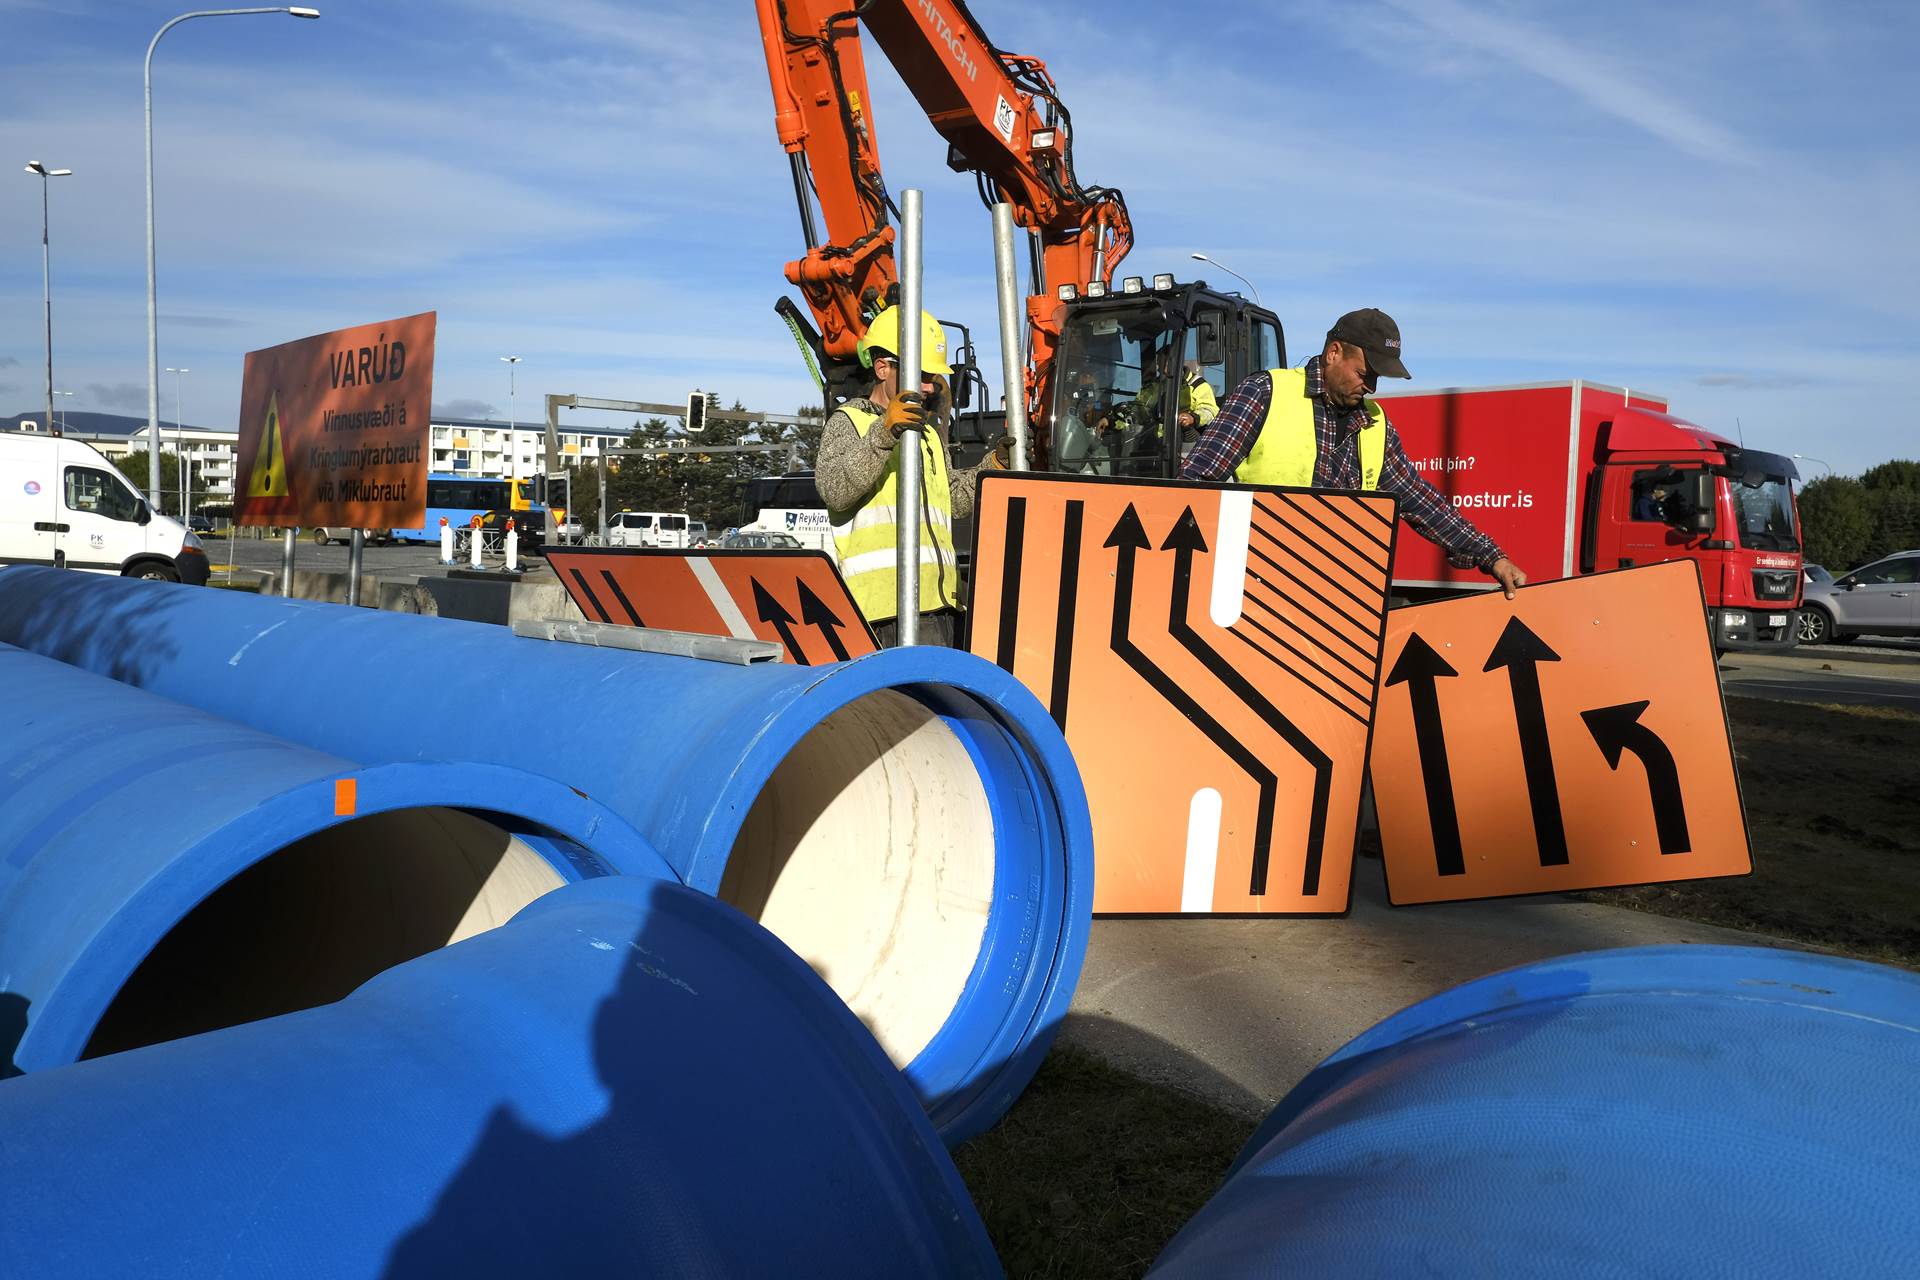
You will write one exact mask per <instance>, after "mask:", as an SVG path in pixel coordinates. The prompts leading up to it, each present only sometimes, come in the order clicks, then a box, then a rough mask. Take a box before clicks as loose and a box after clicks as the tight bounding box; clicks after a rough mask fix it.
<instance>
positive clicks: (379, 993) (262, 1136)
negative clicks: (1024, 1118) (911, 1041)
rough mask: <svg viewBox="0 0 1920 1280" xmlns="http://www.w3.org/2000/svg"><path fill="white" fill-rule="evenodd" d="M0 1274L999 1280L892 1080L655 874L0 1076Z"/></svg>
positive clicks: (766, 951)
mask: <svg viewBox="0 0 1920 1280" xmlns="http://www.w3.org/2000/svg"><path fill="white" fill-rule="evenodd" d="M0 1133H4V1134H5V1135H6V1138H5V1141H4V1142H3V1143H0V1200H4V1203H5V1204H6V1206H7V1211H6V1213H5V1214H4V1215H0V1270H4V1271H5V1273H6V1274H9V1275H22V1276H24V1275H32V1276H35V1277H39V1278H41V1280H67V1278H70V1277H71V1278H75V1280H77V1278H79V1277H94V1276H101V1275H116V1274H140V1275H143V1276H159V1277H172V1276H178V1277H194V1278H195V1280H198V1278H200V1277H206V1276H213V1275H285V1274H295V1273H297V1274H302V1275H324V1276H328V1277H339V1278H351V1277H363V1276H378V1275H387V1276H395V1277H402V1276H406V1277H411V1276H446V1275H460V1274H464V1275H475V1276H532V1275H554V1276H563V1275H565V1276H572V1275H596V1274H617V1275H657V1276H667V1275H672V1276H716V1277H719V1276H727V1277H732V1276H747V1275H820V1276H836V1277H838V1276H851V1277H860V1276H871V1277H896V1276H990V1275H997V1274H998V1272H999V1268H998V1264H997V1261H996V1260H995V1258H994V1256H993V1253H992V1250H991V1247H990V1246H989V1244H988V1242H987V1239H986V1235H985V1232H984V1230H983V1228H982V1227H981V1225H980V1221H979V1219H978V1217H977V1215H976V1214H975V1212H974V1210H973V1206H972V1204H971V1202H970V1201H969V1199H968V1196H967V1193H966V1190H965V1188H964V1187H963V1186H962V1185H961V1183H960V1180H959V1176H958V1174H957V1173H956V1172H955V1170H954V1168H953V1164H952V1162H951V1160H950V1159H949V1158H948V1156H947V1154H946V1152H945V1150H944V1149H943V1148H942V1147H941V1145H940V1142H939V1139H938V1137H937V1135H936V1134H935V1133H934V1131H933V1129H932V1127H931V1125H930V1124H929V1122H928V1121H927V1119H926V1117H925V1115H924V1113H923V1112H922V1110H921V1108H920V1106H919V1104H918V1102H917V1100H916V1099H915V1098H914V1096H913V1095H912V1094H911V1092H910V1091H909V1090H908V1089H907V1087H906V1085H905V1083H904V1081H903V1079H902V1077H901V1076H900V1074H899V1072H898V1071H897V1070H895V1069H894V1068H893V1066H892V1065H891V1064H890V1063H889V1062H888V1061H887V1059H886V1058H885V1057H884V1055H882V1054H881V1053H880V1051H879V1049H878V1047H877V1046H876V1045H875V1043H874V1042H873V1040H872V1038H871V1037H869V1036H868V1035H867V1034H866V1033H865V1032H864V1031H863V1030H861V1028H860V1027H859V1025H858V1024H857V1023H856V1022H855V1021H854V1019H853V1018H852V1016H851V1015H850V1014H849V1013H848V1012H847V1010H846V1009H845V1007H844V1005H843V1004H842V1003H841V1002H840V1001H839V999H838V998H837V997H835V996H834V995H833V994H832V993H831V992H830V991H829V990H828V989H827V988H826V986H825V985H824V984H822V983H821V982H820V980H819V979H818V978H817V977H816V976H815V975H814V974H813V973H812V972H810V971H809V970H808V968H807V967H806V966H805V965H804V964H802V963H801V962H800V961H799V960H798V959H797V958H796V957H794V956H793V955H792V953H791V952H789V951H787V950H786V948H784V947H782V946H780V944H779V943H778V942H777V941H776V940H774V939H773V937H772V935H770V934H768V933H767V932H766V931H765V930H763V929H760V928H759V927H758V926H756V925H754V924H753V923H752V922H750V921H748V920H747V919H746V918H745V917H743V916H741V915H740V914H739V913H738V912H735V911H733V910H732V909H730V908H728V907H726V906H724V905H723V904H720V903H717V902H715V901H713V900H712V899H711V898H708V897H706V896H704V895H701V894H697V893H694V892H692V891H690V890H687V889H684V888H682V887H680V886H678V885H676V884H672V883H669V882H665V881H651V882H649V881H640V880H635V879H632V878H630V877H606V878H601V879H597V880H593V881H590V882H586V883H581V884H575V885H570V886H567V887H565V888H562V889H559V890H556V891H554V892H553V893H550V894H548V895H547V896H546V897H544V898H542V899H540V900H539V901H538V902H536V903H535V904H533V905H532V906H530V907H528V908H527V909H526V910H524V911H523V912H521V914H520V915H519V916H518V917H516V918H515V919H514V920H513V921H512V922H511V923H509V924H507V925H505V926H502V927H500V928H497V929H494V930H492V931H490V932H488V933H485V934H481V935H479V936H477V937H475V938H472V939H469V940H467V941H464V942H461V943H457V944H455V945H453V946H451V947H448V948H445V949H443V950H440V951H437V952H434V953H432V954H430V955H427V956H423V957H421V958H419V959H417V960H413V961H411V962H408V963H406V964H403V965H401V966H399V967H397V968H395V969H392V970H389V971H388V972H386V973H384V974H382V975H381V976H379V977H378V978H375V979H373V980H372V981H370V982H368V983H367V984H366V985H365V986H363V987H362V988H361V989H359V990H358V991H356V992H355V993H354V994H353V995H351V996H350V997H348V998H347V999H345V1000H343V1001H341V1002H339V1003H337V1004H334V1005H330V1006H327V1007H325V1008H319V1009H312V1010H308V1011H306V1012H302V1013H295V1014H290V1015H286V1016H284V1017H280V1018H275V1019H272V1020H269V1021H265V1022H258V1023H253V1024H251V1025H247V1026H242V1027H234V1028H230V1029H227V1030H224V1031H219V1032H214V1033H211V1034H208V1035H203V1036H197V1037H194V1038H191V1039H186V1040H177V1041H173V1042H170V1043H167V1044H162V1045H156V1046H153V1047H150V1048H145V1049H138V1050H134V1051H131V1052H128V1053H122V1054H116V1055H114V1056H111V1057H106V1058H100V1059H96V1060H93V1061H89V1062H82V1063H78V1064H76V1065H73V1066H69V1067H63V1068H60V1069H58V1070H54V1071H47V1072H41V1073H37V1074H31V1075H27V1076H23V1077H20V1078H17V1079H14V1080H9V1081H5V1082H0Z"/></svg>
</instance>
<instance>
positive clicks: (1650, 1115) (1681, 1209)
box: [1151, 947, 1920, 1280]
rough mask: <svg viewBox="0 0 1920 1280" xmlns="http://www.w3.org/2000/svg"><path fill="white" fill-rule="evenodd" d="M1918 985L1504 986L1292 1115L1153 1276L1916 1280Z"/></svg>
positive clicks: (1845, 968)
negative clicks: (1902, 1277)
mask: <svg viewBox="0 0 1920 1280" xmlns="http://www.w3.org/2000/svg"><path fill="white" fill-rule="evenodd" d="M1916 1080H1920V976H1916V975H1915V974H1912V973H1907V972H1905V971H1902V970H1896V969H1890V968H1885V967H1883V966H1879V965H1871V964H1864V963H1861V962H1859V961H1852V960H1839V959H1834V958H1831V957H1827V956H1817V955H1809V954H1805V953H1802V952H1793V951H1778V950H1766V949H1761V948H1746V947H1645V948H1637V949H1633V950H1625V951H1606V952H1596V953H1591V954H1586V955H1575V956H1567V957H1563V958H1560V959H1556V960H1549V961H1545V962H1542V963H1539V964H1534V965H1528V966H1525V967H1523V968H1518V969H1513V970H1509V971H1507V972H1505V973H1499V974H1494V975H1492V976H1490V977H1487V978H1483V979H1480V980H1478V981H1476V982H1471V983H1468V984H1466V985H1464V986H1461V987H1458V988H1455V989H1453V990H1451V991H1447V992H1443V993H1442V994H1440V995H1437V996H1434V997H1432V998H1431V999H1428V1000H1424V1001H1422V1002H1420V1003H1419V1004H1417V1005H1414V1006H1412V1007H1410V1008H1408V1009H1406V1010H1404V1011H1402V1012H1400V1013H1398V1014H1395V1015H1394V1016H1393V1017H1391V1018H1388V1019H1387V1020H1386V1021H1384V1022H1382V1023H1380V1024H1379V1025H1378V1026H1376V1027H1374V1028H1372V1029H1371V1030H1369V1031H1367V1032H1366V1033H1365V1034H1363V1035H1361V1036H1358V1037H1356V1038H1355V1039H1354V1040H1353V1041H1352V1042H1351V1043H1350V1044H1348V1045H1347V1046H1346V1047H1345V1048H1343V1049H1341V1050H1340V1051H1339V1052H1338V1053H1336V1054H1334V1055H1333V1056H1332V1057H1330V1058H1328V1059H1327V1060H1326V1061H1325V1062H1324V1063H1322V1064H1321V1065H1320V1066H1318V1067H1316V1068H1315V1069H1314V1070H1313V1071H1312V1072H1311V1073H1310V1074H1309V1075H1308V1076H1307V1078H1306V1079H1305V1080H1303V1081H1301V1083H1300V1084H1299V1085H1298V1086H1296V1087H1295V1088H1294V1090H1293V1091H1292V1092H1291V1093H1289V1094H1288V1095H1287V1097H1286V1098H1285V1099H1283V1100H1282V1101H1281V1103H1280V1105H1279V1106H1278V1107H1276V1108H1275V1109H1274V1111H1273V1112H1272V1114H1271V1115H1270V1116H1269V1117H1268V1119H1267V1120H1266V1121H1265V1122H1264V1123H1263V1124H1262V1125H1261V1126H1260V1128H1259V1129H1258V1130H1257V1131H1256V1132H1255V1133H1254V1135H1253V1137H1252V1138H1251V1139H1250V1140H1249V1141H1248V1142H1247V1144H1246V1147H1245V1148H1244V1149H1243V1150H1242V1151H1241V1153H1240V1156H1239V1158H1238V1159H1237V1160H1236V1162H1235V1164H1234V1167H1233V1169H1232V1170H1231V1171H1230V1172H1229V1173H1228V1176H1227V1179H1226V1182H1225V1185H1223V1186H1222V1187H1221V1189H1220V1190H1219V1191H1218V1192H1217V1193H1216V1194H1215V1195H1214V1197H1213V1199H1212V1200H1210V1201H1209V1202H1208V1203H1207V1205H1206V1207H1205V1208H1203V1209H1202V1210H1201V1211H1200V1212H1199V1214H1197V1215H1196V1216H1195V1217H1194V1218H1193V1220H1192V1221H1191V1222H1189V1223H1188V1224H1187V1226H1186V1227H1185V1229H1183V1230H1182V1231H1181V1232H1180V1234H1179V1235H1178V1236H1176V1237H1175V1238H1174V1240H1173V1241H1172V1243H1171V1244H1169V1245H1168V1246H1167V1248H1166V1250H1165V1251H1164V1252H1163V1253H1162V1254H1161V1256H1160V1258H1159V1260H1158V1261H1157V1262H1156V1263H1155V1265H1154V1268H1153V1271H1152V1273H1151V1274H1153V1275H1154V1276H1159V1277H1168V1278H1169V1280H1171V1278H1173V1277H1187V1276H1193V1277H1207V1280H1236V1278H1238V1277H1248V1278H1251V1277H1257V1276H1270V1275H1277V1274H1294V1275H1311V1276H1385V1275H1393V1276H1398V1275H1468V1274H1471V1275H1490V1276H1514V1275H1552V1276H1578V1277H1602V1276H1606V1277H1611V1276H1627V1275H1633V1276H1652V1275H1665V1276H1699V1275H1738V1276H1764V1277H1781V1278H1782V1280H1785V1278H1787V1277H1792V1278H1794V1280H1799V1278H1801V1277H1807V1276H1862V1275H1894V1274H1905V1273H1909V1272H1911V1270H1912V1266H1913V1259H1914V1258H1915V1257H1916V1256H1920V1215H1916V1214H1915V1213H1914V1206H1915V1205H1920V1157H1916V1155H1915V1153H1916V1152H1917V1151H1920V1090H1916V1088H1915V1081H1916Z"/></svg>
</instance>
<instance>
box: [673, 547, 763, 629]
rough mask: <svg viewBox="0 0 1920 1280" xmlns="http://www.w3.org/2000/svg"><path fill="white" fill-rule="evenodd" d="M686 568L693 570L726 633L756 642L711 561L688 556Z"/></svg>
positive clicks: (744, 617)
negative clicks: (725, 627)
mask: <svg viewBox="0 0 1920 1280" xmlns="http://www.w3.org/2000/svg"><path fill="white" fill-rule="evenodd" d="M687 568H689V569H691V570H693V577H694V580H695V581H696V582H698V583H699V584H700V588H701V590H703V591H705V592H706V593H707V599H709V600H711V601H712V602H713V611H714V612H715V613H717V614H719V615H720V621H722V622H724V623H725V624H726V626H727V632H728V633H729V634H730V635H732V636H733V638H734V639H736V640H756V639H758V638H759V637H757V636H755V635H754V634H753V628H752V627H750V626H748V625H747V617H746V615H745V614H743V613H741V612H740V606H739V605H737V604H735V603H734V602H733V596H732V595H730V594H728V592H727V584H726V583H724V582H722V581H720V575H719V574H717V573H715V572H714V571H713V561H711V560H709V559H707V558H706V557H705V556H688V557H687Z"/></svg>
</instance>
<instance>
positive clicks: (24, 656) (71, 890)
mask: <svg viewBox="0 0 1920 1280" xmlns="http://www.w3.org/2000/svg"><path fill="white" fill-rule="evenodd" d="M0 690H4V691H5V694H4V696H3V697H0V741H5V742H6V743H7V744H8V745H7V753H6V762H5V766H4V767H3V768H0V1075H4V1074H11V1073H13V1072H18V1071H38V1070H43V1069H46V1068H48V1067H55V1066H59V1065H61V1064H64V1063H68V1062H72V1061H74V1060H75V1059H77V1058H81V1057H89V1056H94V1055H98V1054H102V1053H111V1052H115V1051H117V1050H121V1049H128V1048H133V1047H136V1046H139V1045H144V1044H152V1043H155V1042H158V1041H162V1040H170V1039H174V1038H176V1037H178V1036H183V1035H190V1034H193V1033H195V1032H200V1031H207V1030H212V1029H214V1028H217V1027H223V1026H230V1025H233V1024H235V1023H240V1022H247V1021H252V1020H253V1019H256V1018H262V1017H268V1016H271V1015H274V1014H279V1013H285V1012H289V1011H291V1010H295V1009H302V1008H308V1007H311V1006H313V1005H317V1004H323V1003H326V1002H328V1001H332V1000H338V999H339V998H341V997H342V996H344V995H346V994H347V993H348V992H350V991H352V990H353V989H354V988H355V987H357V986H359V985H360V984H361V983H362V982H364V981H366V980H367V979H368V978H371V977H373V976H374V975H375V974H377V973H379V972H381V971H382V970H384V969H387V968H390V967H391V966H393V965H395V964H398V963H400V962H402V961H405V960H409V959H412V958H413V957H415V956H418V955H420V954H422V953H424V952H426V951H430V950H432V949H434V948H436V947H440V946H444V945H446V944H447V943H449V942H453V941H458V940H459V939H461V938H465V937H469V936H471V935H473V934H475V933H478V932H480V931H482V930H485V929H488V928H491V927H493V926H494V925H497V924H500V923H502V922H504V921H506V920H508V919H510V918H511V917H512V916H513V914H514V913H515V912H517V911H518V910H520V909H521V908H522V907H524V906H526V905H527V904H528V903H529V902H531V901H533V900H534V899H535V898H537V897H539V896H540V895H541V894H543V893H545V892H547V891H548V890H550V889H554V888H557V887H559V886H560V885H562V884H564V883H567V882H568V881H571V880H576V879H583V878H590V877H593V876H599V875H605V874H607V873H608V872H609V871H610V870H611V869H612V867H613V866H614V865H615V864H618V865H620V866H621V867H622V868H623V869H625V870H627V871H629V872H631V873H633V874H635V875H647V874H651V875H653V876H656V877H668V878H671V876H672V874H673V873H672V870H671V868H669V867H668V866H667V865H666V863H665V862H664V861H662V860H661V859H660V858H659V856H658V855H657V854H655V853H654V852H653V850H652V849H651V848H650V847H649V846H648V845H647V843H646V841H645V840H643V839H642V838H641V837H640V836H639V835H638V834H637V833H635V832H634V831H633V829H632V828H631V827H630V826H629V825H628V824H627V823H625V822H624V821H622V820H621V819H619V818H617V817H615V816H614V815H613V814H611V813H608V812H607V811H606V810H605V809H604V808H602V807H601V806H600V805H599V804H597V803H595V802H594V801H592V800H589V799H587V798H585V797H583V796H581V795H579V794H578V793H577V792H574V791H572V790H570V789H568V788H566V787H564V786H561V785H559V784H557V783H555V782H553V781H552V780H551V779H548V778H543V777H539V776H537V775H534V774H529V773H525V772H522V771H520V770H517V769H510V768H505V767H502V766H498V765H458V764H445V763H438V762H420V763H406V764H388V765H381V766H376V767H373V768H364V767H362V766H360V765H358V764H356V763H354V762H352V761H349V760H344V759H341V758H339V757H337V756H332V755H327V754H324V753H322V752H318V751H314V750H312V749H310V748H306V747H298V746H294V745H293V744H291V743H288V742H285V741H282V740H280V739H277V738H273V737H271V736H269V735H267V734H264V733H261V732H260V731H258V730H256V729H248V728H244V727H242V726H240V725H236V724H233V723H231V722H229V721H225V720H221V719H219V718H217V717H215V716H211V715H208V714H207V713H205V712H203V711H196V710H193V709H191V708H188V707H184V706H181V705H180V704H178V703H175V702H170V701H168V700H167V699H165V698H161V697H157V696H155V695H154V694H151V693H146V692H143V691H141V690H138V689H133V688H129V687H127V686H126V685H123V684H120V683H117V682H115V681H112V680H108V679H104V678H102V677H100V676H96V675H91V674H89V673H87V672H84V671H80V670H77V669H75V668H73V667H70V666H67V665H65V664H63V663H59V662H55V661H52V660H51V659H47V658H42V657H39V656H37V655H34V654H30V653H26V652H23V651H21V650H19V649H16V648H13V647H12V646H8V645H0Z"/></svg>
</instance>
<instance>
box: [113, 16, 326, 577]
mask: <svg viewBox="0 0 1920 1280" xmlns="http://www.w3.org/2000/svg"><path fill="white" fill-rule="evenodd" d="M181 20H182V19H181V18H175V19H174V20H173V22H179V21H181ZM173 22H169V23H167V26H166V27H161V28H160V30H158V31H156V32H155V33H154V36H153V44H149V45H148V46H147V67H146V77H145V83H146V99H147V501H148V502H150V503H152V504H153V509H154V510H155V511H158V510H160V303H159V298H158V296H157V295H158V291H157V289H156V288H155V284H154V270H153V47H154V45H157V44H159V43H160V37H161V36H163V35H165V34H167V27H171V26H172V25H173ZM287 565H288V568H287V575H288V579H287V580H288V581H289V582H291V581H292V574H293V568H292V565H293V553H292V552H291V551H289V552H288V553H287Z"/></svg>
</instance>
